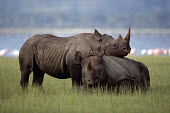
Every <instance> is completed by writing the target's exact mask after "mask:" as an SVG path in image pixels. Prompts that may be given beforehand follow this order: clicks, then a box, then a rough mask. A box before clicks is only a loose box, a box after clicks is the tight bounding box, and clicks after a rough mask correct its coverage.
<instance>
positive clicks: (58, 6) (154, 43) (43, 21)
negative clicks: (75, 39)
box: [0, 0, 170, 57]
mask: <svg viewBox="0 0 170 113" xmlns="http://www.w3.org/2000/svg"><path fill="white" fill-rule="evenodd" d="M169 6H170V0H0V56H7V57H12V56H16V57H17V56H18V53H19V49H20V47H21V46H22V44H23V43H24V42H25V41H26V40H27V39H28V38H29V37H31V36H33V35H35V34H54V35H57V36H70V35H75V34H78V33H85V32H89V33H93V32H94V29H98V30H99V32H100V33H102V34H109V35H112V36H113V37H114V38H115V39H116V38H117V37H118V35H119V34H122V35H123V36H125V35H126V33H127V31H128V28H129V27H131V30H132V36H131V43H130V44H131V47H132V48H133V49H132V53H131V54H132V55H169V54H170V7H169Z"/></svg>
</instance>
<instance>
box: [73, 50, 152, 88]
mask: <svg viewBox="0 0 170 113" xmlns="http://www.w3.org/2000/svg"><path fill="white" fill-rule="evenodd" d="M75 57H79V59H80V58H81V52H78V51H77V52H76V54H75ZM77 62H78V63H81V66H82V82H83V85H84V86H85V87H93V86H94V87H95V86H98V85H100V86H107V87H108V88H109V89H110V88H112V89H115V88H116V89H120V88H126V89H132V90H134V89H139V88H141V89H142V90H146V89H148V87H149V86H150V76H149V71H148V68H147V67H146V66H145V65H144V64H143V63H141V62H138V61H135V60H131V59H128V58H125V57H123V58H119V57H115V56H105V55H104V56H103V53H100V54H99V53H98V52H97V53H95V52H93V53H91V54H90V55H89V56H88V57H86V58H84V59H82V61H80V60H79V61H77Z"/></svg>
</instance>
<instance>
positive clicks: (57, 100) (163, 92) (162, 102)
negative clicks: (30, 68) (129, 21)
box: [0, 56, 170, 113]
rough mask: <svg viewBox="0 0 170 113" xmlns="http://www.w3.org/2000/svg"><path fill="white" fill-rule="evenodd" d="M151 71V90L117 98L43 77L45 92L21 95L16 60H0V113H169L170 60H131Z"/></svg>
mask: <svg viewBox="0 0 170 113" xmlns="http://www.w3.org/2000/svg"><path fill="white" fill-rule="evenodd" d="M130 58H132V59H135V60H137V61H141V62H143V63H144V64H145V65H146V66H147V67H148V68H149V71H150V76H151V89H150V90H149V91H148V92H146V93H141V92H136V93H134V94H130V93H127V94H121V95H116V94H114V93H112V92H107V91H106V92H102V91H100V90H93V91H91V92H86V91H85V90H83V89H81V88H80V89H78V88H74V89H73V88H72V86H71V79H66V80H59V79H56V78H52V77H50V76H48V75H45V78H44V83H43V87H44V90H45V92H44V93H43V92H42V91H40V90H38V89H37V88H33V87H31V80H32V75H30V83H29V91H28V92H22V90H21V87H20V85H19V81H20V71H19V65H18V59H16V58H0V113H114V112H115V113H169V112H170V82H169V81H170V57H169V56H159V57H154V56H144V57H130Z"/></svg>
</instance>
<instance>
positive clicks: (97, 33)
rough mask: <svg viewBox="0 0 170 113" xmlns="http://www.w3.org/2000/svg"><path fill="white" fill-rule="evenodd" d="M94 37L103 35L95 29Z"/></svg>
mask: <svg viewBox="0 0 170 113" xmlns="http://www.w3.org/2000/svg"><path fill="white" fill-rule="evenodd" d="M94 35H96V36H99V37H100V36H101V34H100V33H99V32H98V30H97V29H94Z"/></svg>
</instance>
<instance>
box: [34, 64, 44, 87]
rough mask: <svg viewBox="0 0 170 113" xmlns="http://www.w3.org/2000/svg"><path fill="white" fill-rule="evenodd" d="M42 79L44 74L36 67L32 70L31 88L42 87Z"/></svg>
mask: <svg viewBox="0 0 170 113" xmlns="http://www.w3.org/2000/svg"><path fill="white" fill-rule="evenodd" d="M43 79H44V72H42V71H41V70H40V69H39V68H38V67H37V68H36V69H34V70H33V81H32V85H33V86H42V83H43Z"/></svg>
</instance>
